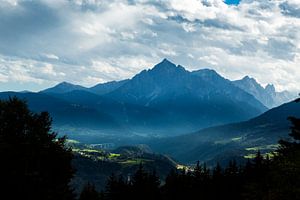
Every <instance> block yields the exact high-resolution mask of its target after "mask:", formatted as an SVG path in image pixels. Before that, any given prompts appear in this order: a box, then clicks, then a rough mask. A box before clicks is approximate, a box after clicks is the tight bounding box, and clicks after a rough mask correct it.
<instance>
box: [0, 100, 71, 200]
mask: <svg viewBox="0 0 300 200" xmlns="http://www.w3.org/2000/svg"><path fill="white" fill-rule="evenodd" d="M51 122H52V120H51V118H50V116H49V114H48V113H46V112H42V113H39V114H35V113H32V112H31V111H30V110H29V109H28V107H27V105H26V103H25V102H24V101H21V100H19V99H17V98H10V99H9V100H7V101H0V159H1V165H0V184H1V185H0V195H2V198H1V199H5V197H6V198H7V199H32V200H35V199H45V200H52V199H53V200H54V199H61V200H65V199H72V198H73V193H72V190H71V189H70V187H69V182H70V180H71V178H72V176H73V173H74V171H73V169H72V166H71V160H72V153H71V150H70V149H68V148H67V147H66V146H65V140H66V138H65V137H61V138H59V137H57V134H56V133H54V132H52V131H51Z"/></svg>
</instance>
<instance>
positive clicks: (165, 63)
mask: <svg viewBox="0 0 300 200" xmlns="http://www.w3.org/2000/svg"><path fill="white" fill-rule="evenodd" d="M150 71H153V72H162V73H166V72H167V73H168V72H169V73H170V72H174V71H185V69H184V68H183V67H182V66H180V65H177V66H176V65H175V64H174V63H172V62H171V61H169V60H168V59H166V58H164V59H163V60H162V61H161V62H160V63H158V64H157V65H155V66H154V67H153V68H152V69H151V70H150Z"/></svg>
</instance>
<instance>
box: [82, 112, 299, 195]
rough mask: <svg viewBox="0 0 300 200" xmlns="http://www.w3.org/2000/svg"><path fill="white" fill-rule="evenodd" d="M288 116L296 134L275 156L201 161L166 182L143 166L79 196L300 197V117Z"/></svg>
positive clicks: (172, 173) (292, 130) (169, 177)
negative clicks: (221, 162) (242, 160)
mask: <svg viewBox="0 0 300 200" xmlns="http://www.w3.org/2000/svg"><path fill="white" fill-rule="evenodd" d="M289 120H290V121H291V123H292V127H291V133H290V136H291V139H290V140H289V141H287V140H280V141H279V148H278V149H277V150H276V151H275V152H274V153H273V154H272V158H271V159H270V158H269V157H268V156H266V157H263V156H262V155H261V154H260V152H258V153H257V155H256V157H255V158H254V159H252V160H249V159H248V162H247V163H246V164H245V165H243V166H239V165H237V163H236V162H235V161H230V162H229V164H228V166H227V167H225V168H222V167H221V166H220V165H219V164H217V165H216V167H214V168H213V169H209V168H207V167H206V165H205V164H202V165H201V164H200V163H199V162H198V163H197V165H196V166H195V167H194V168H193V169H191V170H185V169H183V170H176V171H172V172H171V173H170V174H169V175H168V176H167V178H166V179H165V181H164V183H161V182H160V180H159V178H158V176H156V173H155V172H152V173H149V172H146V171H145V170H144V169H143V166H142V165H140V167H139V169H138V170H137V172H136V173H135V174H134V175H133V176H132V177H122V176H119V177H116V176H114V175H112V176H111V177H109V179H108V181H107V185H106V188H105V190H104V191H102V192H101V193H98V192H97V191H96V190H95V188H94V187H93V186H92V185H90V184H88V185H87V186H86V187H85V188H84V189H83V192H82V193H81V195H80V200H87V199H89V200H120V199H133V200H138V199H143V200H154V199H155V200H156V199H158V200H177V199H180V200H182V199H200V200H201V199H204V200H206V199H207V200H221V199H222V200H223V199H231V200H298V199H300V119H297V118H293V117H290V118H289ZM89 194H93V195H92V196H91V195H89Z"/></svg>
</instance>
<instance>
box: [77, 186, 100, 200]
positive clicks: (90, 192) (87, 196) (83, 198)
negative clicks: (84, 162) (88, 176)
mask: <svg viewBox="0 0 300 200" xmlns="http://www.w3.org/2000/svg"><path fill="white" fill-rule="evenodd" d="M100 199H101V197H100V194H99V193H98V192H97V191H96V188H95V186H94V185H93V184H90V183H87V184H86V185H85V186H84V188H83V189H82V191H81V193H80V197H79V200H100Z"/></svg>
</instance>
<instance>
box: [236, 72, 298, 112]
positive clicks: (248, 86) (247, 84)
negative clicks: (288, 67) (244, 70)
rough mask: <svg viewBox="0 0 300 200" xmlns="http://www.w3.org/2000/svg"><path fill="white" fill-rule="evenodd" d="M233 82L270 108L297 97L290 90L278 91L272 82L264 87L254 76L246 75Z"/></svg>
mask: <svg viewBox="0 0 300 200" xmlns="http://www.w3.org/2000/svg"><path fill="white" fill-rule="evenodd" d="M233 83H234V84H235V85H236V86H237V87H239V88H241V89H243V90H244V91H246V92H248V93H249V94H252V95H253V96H254V97H255V98H256V99H258V100H259V101H260V102H262V103H263V104H264V105H265V106H267V107H268V108H273V107H276V106H279V105H281V104H283V103H286V102H288V101H291V100H292V99H294V98H296V95H293V94H291V93H290V92H288V91H283V92H276V90H275V87H274V85H272V84H268V85H267V86H266V87H262V86H261V85H260V84H259V83H257V81H256V80H255V79H254V78H250V77H249V76H245V77H244V78H243V79H241V80H236V81H233Z"/></svg>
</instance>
